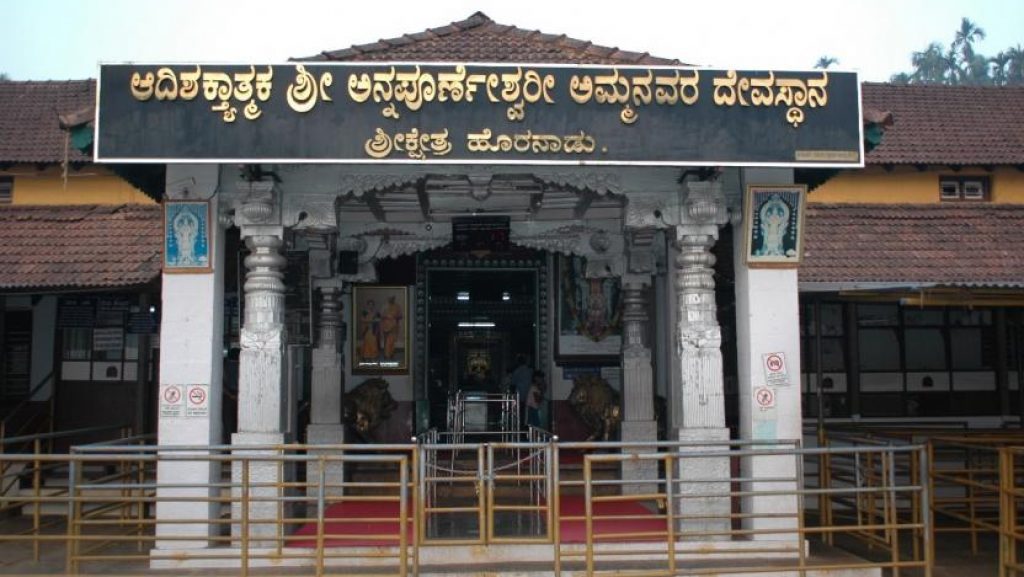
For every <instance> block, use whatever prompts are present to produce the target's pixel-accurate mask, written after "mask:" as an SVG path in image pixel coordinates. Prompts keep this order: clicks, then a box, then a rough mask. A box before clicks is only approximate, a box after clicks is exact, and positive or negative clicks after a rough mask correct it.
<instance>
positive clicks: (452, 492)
mask: <svg viewBox="0 0 1024 577" xmlns="http://www.w3.org/2000/svg"><path fill="white" fill-rule="evenodd" d="M520 436H521V437H522V438H523V439H525V440H523V441H521V442H520V441H517V442H500V443H488V442H479V443H455V442H446V441H449V440H451V439H452V436H450V435H448V434H446V433H438V432H436V431H431V432H429V433H427V434H426V435H424V436H423V437H422V438H421V444H420V446H419V451H420V455H419V466H420V471H419V475H418V478H419V483H420V487H419V491H418V495H419V499H420V502H419V503H418V506H419V507H420V515H419V519H420V525H419V528H418V531H419V539H420V543H421V544H423V545H451V544H464V545H465V544H478V545H485V544H489V543H550V542H551V540H552V535H553V533H552V528H553V525H554V512H553V503H552V500H551V499H550V496H551V495H552V494H553V490H552V487H553V486H554V471H553V467H551V466H550V465H551V462H552V455H553V451H554V448H553V446H552V444H551V442H550V441H549V440H546V439H543V438H542V437H541V435H540V433H539V432H535V430H531V431H529V432H523V433H521V434H520Z"/></svg>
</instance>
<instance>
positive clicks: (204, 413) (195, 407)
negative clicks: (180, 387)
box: [185, 385, 210, 417]
mask: <svg viewBox="0 0 1024 577" xmlns="http://www.w3.org/2000/svg"><path fill="white" fill-rule="evenodd" d="M187 396H188V405H187V406H186V408H185V416H186V417H208V416H209V415H210V385H189V386H188V393H187Z"/></svg>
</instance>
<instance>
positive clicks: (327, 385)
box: [306, 279, 345, 496]
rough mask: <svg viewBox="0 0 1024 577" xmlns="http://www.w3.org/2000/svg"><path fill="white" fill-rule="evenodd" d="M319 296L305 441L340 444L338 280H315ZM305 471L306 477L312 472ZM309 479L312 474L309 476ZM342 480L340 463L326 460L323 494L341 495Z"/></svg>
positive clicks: (312, 490) (342, 430) (341, 362)
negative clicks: (324, 489) (339, 485)
mask: <svg viewBox="0 0 1024 577" xmlns="http://www.w3.org/2000/svg"><path fill="white" fill-rule="evenodd" d="M316 284H317V287H318V290H317V293H318V294H319V295H320V303H319V307H320V310H319V314H318V315H317V342H316V348H314V349H313V378H312V400H311V402H312V405H311V407H310V423H309V428H307V429H306V442H307V443H309V444H310V445H340V444H342V443H344V442H345V428H344V425H343V424H342V422H341V398H342V394H343V391H344V386H343V382H342V381H343V373H344V370H343V368H344V360H343V354H342V341H343V340H344V339H343V338H342V332H341V281H336V280H333V279H324V280H318V281H317V283H316ZM310 453H311V454H321V453H323V454H331V453H335V454H336V451H317V450H311V451H310ZM312 474H313V473H312V471H307V476H309V475H312ZM308 478H312V477H308ZM343 479H344V471H343V468H342V464H341V462H338V461H334V462H329V463H328V464H327V468H326V482H327V485H328V487H327V490H326V492H325V494H327V495H331V496H337V495H341V494H342V490H341V487H331V486H330V485H338V484H340V483H341V482H342V480H343ZM308 493H309V495H310V496H314V495H315V494H316V487H310V488H309V489H308Z"/></svg>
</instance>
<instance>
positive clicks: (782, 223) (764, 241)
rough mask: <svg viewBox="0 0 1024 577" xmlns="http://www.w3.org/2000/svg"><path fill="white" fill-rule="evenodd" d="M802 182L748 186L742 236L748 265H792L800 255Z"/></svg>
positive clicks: (803, 193) (803, 191) (805, 190)
mask: <svg viewBox="0 0 1024 577" xmlns="http://www.w3.org/2000/svg"><path fill="white" fill-rule="evenodd" d="M806 196H807V187H806V186H803V185H797V184H793V185H781V186H780V185H751V186H749V187H747V205H746V211H745V214H744V216H745V219H744V220H745V224H746V228H745V231H744V232H745V236H746V237H747V242H746V245H747V246H746V249H747V263H748V264H749V265H750V266H773V267H783V268H785V267H795V266H797V265H799V264H800V258H801V256H802V255H803V250H804V247H803V236H804V234H803V232H804V231H803V228H804V199H805V198H806Z"/></svg>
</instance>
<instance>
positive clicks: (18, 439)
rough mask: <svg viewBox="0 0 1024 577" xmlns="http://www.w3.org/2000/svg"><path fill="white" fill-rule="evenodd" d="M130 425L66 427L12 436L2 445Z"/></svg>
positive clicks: (4, 440) (58, 437)
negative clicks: (61, 429) (48, 431)
mask: <svg viewBox="0 0 1024 577" xmlns="http://www.w3.org/2000/svg"><path fill="white" fill-rule="evenodd" d="M128 426H129V425H128V423H121V424H118V425H100V426H96V427H82V428H80V429H65V430H63V431H53V432H52V433H36V434H34V435H21V436H18V437H10V438H8V439H3V440H0V446H2V445H13V444H15V443H24V442H26V441H36V440H39V441H45V440H48V439H60V438H64V437H71V436H74V435H84V434H88V433H98V432H101V431H112V430H116V429H124V428H126V427H128Z"/></svg>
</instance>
